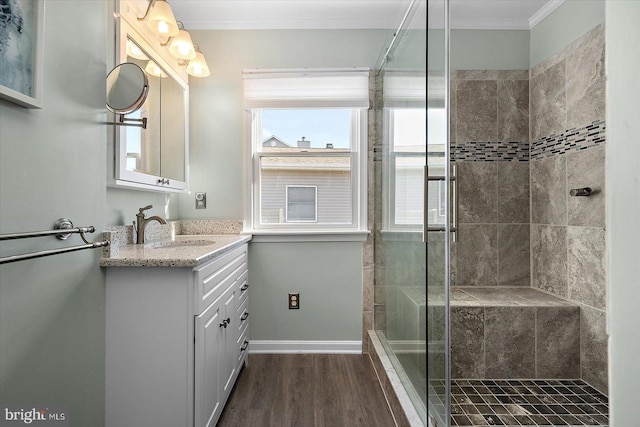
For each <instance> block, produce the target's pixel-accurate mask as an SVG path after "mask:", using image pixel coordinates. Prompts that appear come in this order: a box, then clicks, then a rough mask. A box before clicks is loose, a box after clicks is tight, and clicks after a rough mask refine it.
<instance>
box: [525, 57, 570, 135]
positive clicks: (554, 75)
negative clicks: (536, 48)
mask: <svg viewBox="0 0 640 427" xmlns="http://www.w3.org/2000/svg"><path fill="white" fill-rule="evenodd" d="M530 85H531V91H530V97H531V99H530V102H531V104H530V117H531V125H530V129H531V141H536V140H538V139H540V138H543V137H547V136H549V135H553V134H556V135H558V134H560V133H561V132H563V131H564V130H566V129H567V97H566V89H565V61H564V60H562V61H560V62H559V63H557V64H555V65H553V66H552V67H550V68H548V69H546V70H545V71H543V72H542V73H540V74H539V75H537V76H535V77H534V78H533V79H532V80H531V82H530Z"/></svg>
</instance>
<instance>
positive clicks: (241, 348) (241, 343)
mask: <svg viewBox="0 0 640 427" xmlns="http://www.w3.org/2000/svg"><path fill="white" fill-rule="evenodd" d="M247 326H248V324H247ZM248 353H249V328H248V327H245V328H244V331H243V332H242V334H240V338H238V353H237V357H238V359H237V363H238V364H237V366H238V367H240V365H241V364H242V362H243V361H244V360H245V359H246V357H247V354H248Z"/></svg>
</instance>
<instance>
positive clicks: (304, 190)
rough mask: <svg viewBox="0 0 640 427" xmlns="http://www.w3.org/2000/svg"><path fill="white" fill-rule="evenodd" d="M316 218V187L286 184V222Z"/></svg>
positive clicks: (314, 220)
mask: <svg viewBox="0 0 640 427" xmlns="http://www.w3.org/2000/svg"><path fill="white" fill-rule="evenodd" d="M317 220H318V187H317V186H315V185H309V186H303V185H287V217H286V221H287V222H316V221H317Z"/></svg>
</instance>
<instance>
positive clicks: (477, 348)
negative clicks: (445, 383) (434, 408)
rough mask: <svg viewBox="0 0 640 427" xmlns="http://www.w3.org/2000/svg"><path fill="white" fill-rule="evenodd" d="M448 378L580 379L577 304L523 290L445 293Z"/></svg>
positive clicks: (470, 289)
mask: <svg viewBox="0 0 640 427" xmlns="http://www.w3.org/2000/svg"><path fill="white" fill-rule="evenodd" d="M450 302H451V304H450V305H451V311H450V313H451V376H452V378H482V379H498V378H510V379H517V378H530V379H534V378H538V379H554V378H564V379H569V378H580V306H579V305H577V304H575V303H572V302H569V301H566V300H563V299H561V298H558V297H555V296H553V295H549V294H547V293H544V292H542V291H539V290H537V289H535V288H529V287H495V286H493V287H477V286H469V287H467V286H464V287H463V286H455V287H452V289H451V301H450Z"/></svg>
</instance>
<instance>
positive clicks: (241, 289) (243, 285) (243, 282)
mask: <svg viewBox="0 0 640 427" xmlns="http://www.w3.org/2000/svg"><path fill="white" fill-rule="evenodd" d="M248 296H249V274H248V272H246V273H244V274H243V275H242V276H240V278H239V279H238V299H237V302H236V310H240V307H241V306H242V304H244V303H245V302H246V301H247V297H248Z"/></svg>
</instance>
